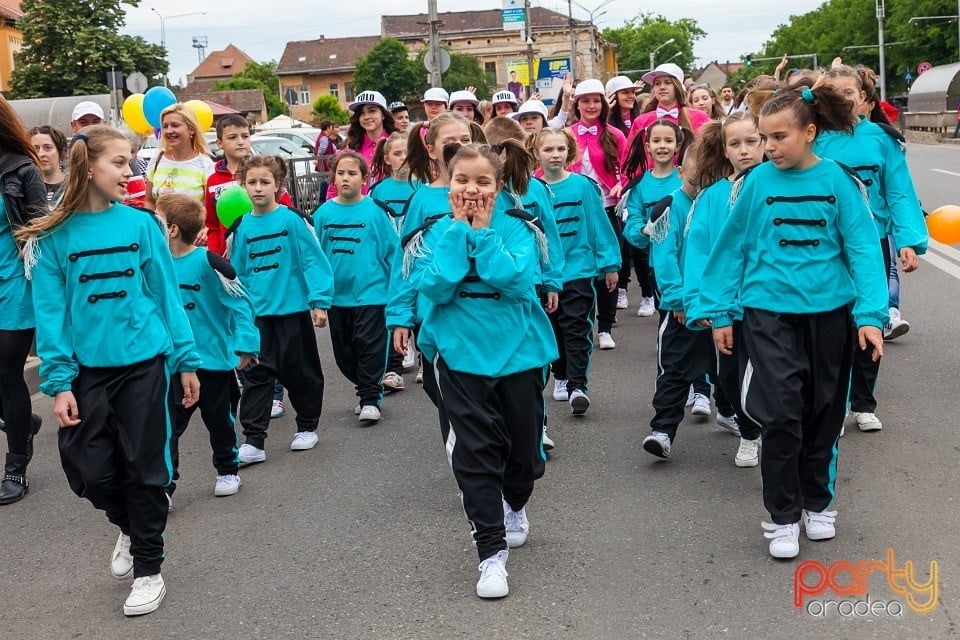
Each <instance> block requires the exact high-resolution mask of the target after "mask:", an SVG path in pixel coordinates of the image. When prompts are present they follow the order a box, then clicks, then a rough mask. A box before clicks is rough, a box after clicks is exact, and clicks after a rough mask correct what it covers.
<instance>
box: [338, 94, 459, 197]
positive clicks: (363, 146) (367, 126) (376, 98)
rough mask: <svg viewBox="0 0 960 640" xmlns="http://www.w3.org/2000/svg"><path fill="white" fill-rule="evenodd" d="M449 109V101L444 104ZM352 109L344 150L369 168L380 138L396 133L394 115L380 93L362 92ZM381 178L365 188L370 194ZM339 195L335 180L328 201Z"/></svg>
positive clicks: (368, 183) (351, 104)
mask: <svg viewBox="0 0 960 640" xmlns="http://www.w3.org/2000/svg"><path fill="white" fill-rule="evenodd" d="M444 106H446V102H444ZM348 108H349V109H350V128H349V129H348V130H347V143H346V145H345V146H344V147H343V149H349V150H350V151H356V152H357V153H359V154H360V155H361V156H362V157H363V159H364V161H365V162H366V163H367V166H370V164H371V163H372V162H373V154H374V152H375V151H376V149H377V144H378V143H379V142H380V140H381V138H386V137H387V136H389V135H390V134H391V133H393V132H394V131H396V130H397V129H396V126H395V125H394V124H393V115H392V114H391V113H390V111H389V110H388V109H387V101H386V99H385V98H384V97H383V94H381V93H380V92H379V91H361V92H360V93H358V94H357V97H356V99H355V100H354V101H353V102H351V103H350V104H349V106H348ZM381 177H382V176H371V177H370V178H369V179H368V180H367V183H365V184H364V185H363V193H364V194H366V193H367V189H369V188H370V185H371V184H373V183H374V182H376V181H377V180H379V179H380V178H381ZM336 196H337V185H336V184H335V183H334V181H333V180H331V181H330V184H329V186H328V187H327V197H326V199H327V200H330V199H332V198H335V197H336Z"/></svg>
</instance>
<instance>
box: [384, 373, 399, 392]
mask: <svg viewBox="0 0 960 640" xmlns="http://www.w3.org/2000/svg"><path fill="white" fill-rule="evenodd" d="M380 384H382V385H383V387H384V389H388V390H390V391H403V378H402V377H400V376H399V375H397V374H396V373H395V372H393V371H388V372H387V373H386V374H384V376H383V380H381V381H380Z"/></svg>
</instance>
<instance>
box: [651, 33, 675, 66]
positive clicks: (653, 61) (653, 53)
mask: <svg viewBox="0 0 960 640" xmlns="http://www.w3.org/2000/svg"><path fill="white" fill-rule="evenodd" d="M674 42H676V40H675V39H674V38H670V39H669V40H667V41H666V42H664V43H663V44H661V45H660V46H659V47H657V48H656V49H654V50H653V51H651V52H650V70H651V71H653V70H654V68H655V67H656V66H657V65H656V60H657V51H660V49H663V48H664V47H665V46H667V45H668V44H673V43H674ZM671 59H672V58H671Z"/></svg>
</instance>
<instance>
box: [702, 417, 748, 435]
mask: <svg viewBox="0 0 960 640" xmlns="http://www.w3.org/2000/svg"><path fill="white" fill-rule="evenodd" d="M694 415H696V414H694ZM717 426H718V427H720V429H721V430H723V431H726V432H727V433H732V434H733V435H735V436H737V437H738V438H739V437H741V433H740V429H739V428H737V427H736V426H731V425H728V424H724V423H722V422H720V421H719V420H717Z"/></svg>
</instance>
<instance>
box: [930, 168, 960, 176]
mask: <svg viewBox="0 0 960 640" xmlns="http://www.w3.org/2000/svg"><path fill="white" fill-rule="evenodd" d="M930 171H936V172H937V173H945V174H947V175H948V176H957V177H960V173H957V172H956V171H947V170H946V169H930Z"/></svg>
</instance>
